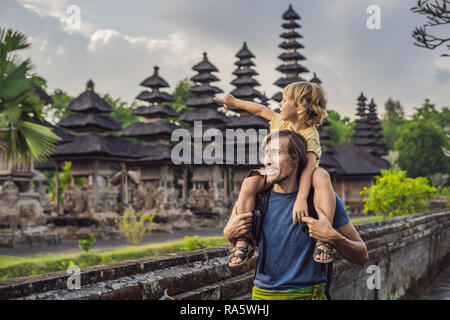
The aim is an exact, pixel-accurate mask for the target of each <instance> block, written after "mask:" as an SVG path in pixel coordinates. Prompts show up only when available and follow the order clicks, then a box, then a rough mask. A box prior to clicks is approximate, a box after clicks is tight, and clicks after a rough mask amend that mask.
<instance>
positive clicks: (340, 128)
mask: <svg viewBox="0 0 450 320" xmlns="http://www.w3.org/2000/svg"><path fill="white" fill-rule="evenodd" d="M327 119H328V121H329V122H330V123H331V125H330V126H327V127H324V130H326V131H328V132H330V133H331V134H332V135H333V136H334V137H335V138H336V141H335V142H333V141H332V140H331V141H330V144H331V145H332V146H338V145H341V144H343V143H344V142H350V141H352V140H353V133H354V132H355V130H354V129H353V127H354V126H355V122H353V121H350V118H349V117H345V118H341V115H340V114H339V113H338V112H336V111H334V110H330V111H329V112H328V116H327Z"/></svg>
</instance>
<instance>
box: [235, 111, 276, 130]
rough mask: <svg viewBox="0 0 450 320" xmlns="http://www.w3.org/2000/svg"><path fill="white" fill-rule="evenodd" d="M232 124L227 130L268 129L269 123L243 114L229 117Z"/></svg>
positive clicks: (248, 114) (251, 115)
mask: <svg viewBox="0 0 450 320" xmlns="http://www.w3.org/2000/svg"><path fill="white" fill-rule="evenodd" d="M228 119H229V120H230V123H228V124H227V128H254V129H268V128H269V122H268V121H267V120H266V119H264V118H261V117H258V116H255V115H253V114H250V113H248V112H247V113H241V114H240V116H233V117H228Z"/></svg>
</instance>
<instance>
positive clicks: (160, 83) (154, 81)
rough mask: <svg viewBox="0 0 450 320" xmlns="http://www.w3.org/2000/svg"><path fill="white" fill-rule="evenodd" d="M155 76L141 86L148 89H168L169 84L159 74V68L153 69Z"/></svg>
mask: <svg viewBox="0 0 450 320" xmlns="http://www.w3.org/2000/svg"><path fill="white" fill-rule="evenodd" d="M153 70H154V71H153V75H152V76H150V77H148V78H147V79H145V80H144V81H142V82H141V84H140V85H141V86H144V87H148V88H168V87H169V84H168V83H167V82H166V80H164V79H163V78H161V77H160V76H159V74H158V70H159V67H158V66H154V67H153Z"/></svg>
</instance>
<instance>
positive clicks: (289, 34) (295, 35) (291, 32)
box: [280, 31, 303, 40]
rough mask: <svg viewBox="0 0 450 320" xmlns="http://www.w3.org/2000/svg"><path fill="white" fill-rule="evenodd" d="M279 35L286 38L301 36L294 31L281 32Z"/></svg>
mask: <svg viewBox="0 0 450 320" xmlns="http://www.w3.org/2000/svg"><path fill="white" fill-rule="evenodd" d="M280 37H281V38H283V39H287V40H289V39H295V38H303V36H302V35H300V34H299V33H297V32H295V31H289V32H283V33H282V34H280Z"/></svg>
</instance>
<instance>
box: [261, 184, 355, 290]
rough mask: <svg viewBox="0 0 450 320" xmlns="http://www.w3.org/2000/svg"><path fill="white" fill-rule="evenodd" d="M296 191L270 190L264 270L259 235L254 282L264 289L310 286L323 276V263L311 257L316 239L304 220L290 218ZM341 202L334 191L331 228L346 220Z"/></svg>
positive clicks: (344, 222)
mask: <svg viewBox="0 0 450 320" xmlns="http://www.w3.org/2000/svg"><path fill="white" fill-rule="evenodd" d="M296 197H297V191H295V192H291V193H278V192H275V191H273V189H272V190H271V191H270V197H269V204H268V207H267V211H266V215H265V217H264V225H263V233H264V237H265V240H266V245H267V247H266V250H265V254H266V261H265V266H264V271H265V274H262V273H261V272H260V268H259V266H261V258H262V254H261V253H262V252H263V250H262V249H263V241H262V237H261V240H260V243H259V252H260V254H259V257H258V259H259V261H258V271H257V272H256V277H255V281H254V285H255V286H256V287H258V288H260V289H266V290H274V291H281V290H290V289H300V288H304V287H309V286H312V285H315V284H318V283H321V282H325V281H326V278H325V275H324V272H323V269H322V264H320V263H317V262H315V261H314V259H313V252H314V248H315V244H316V240H315V239H312V238H311V237H310V236H309V232H308V230H307V229H306V228H305V227H304V225H305V223H304V222H302V223H301V224H294V223H293V222H292V209H293V207H294V202H295V199H296ZM349 221H350V220H349V218H348V215H347V212H346V211H345V207H344V204H343V203H342V201H341V199H340V198H339V197H338V195H337V194H336V211H335V213H334V220H333V228H335V229H336V228H339V227H341V226H343V225H344V224H346V223H348V222H349Z"/></svg>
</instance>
